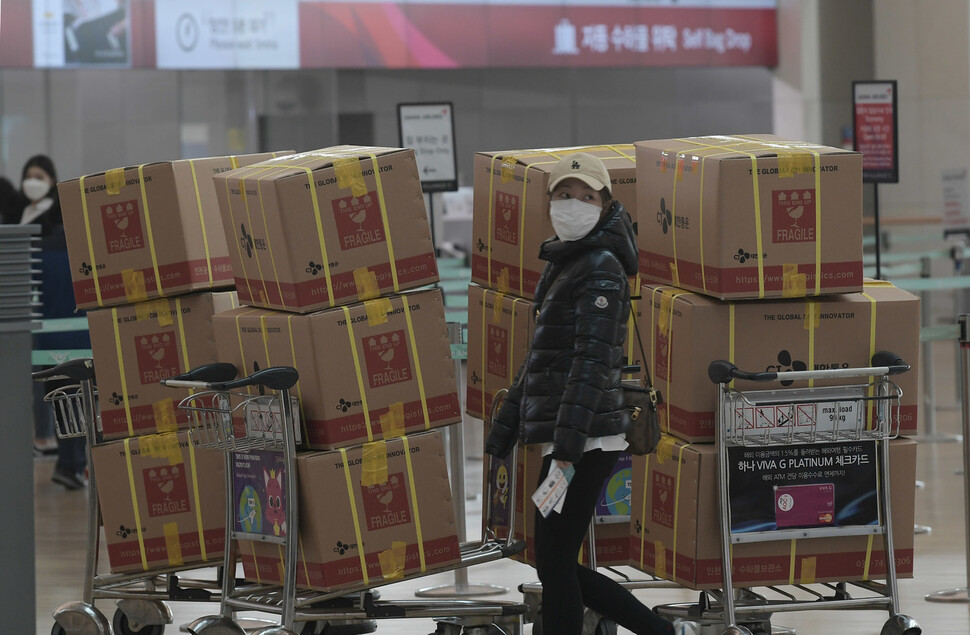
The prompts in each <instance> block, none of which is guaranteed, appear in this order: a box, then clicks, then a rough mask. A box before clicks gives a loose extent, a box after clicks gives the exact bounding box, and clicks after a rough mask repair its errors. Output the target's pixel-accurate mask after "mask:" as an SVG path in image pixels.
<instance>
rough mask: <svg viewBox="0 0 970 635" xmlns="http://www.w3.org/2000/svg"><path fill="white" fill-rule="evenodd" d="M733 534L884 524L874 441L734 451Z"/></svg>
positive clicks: (731, 475)
mask: <svg viewBox="0 0 970 635" xmlns="http://www.w3.org/2000/svg"><path fill="white" fill-rule="evenodd" d="M728 459H729V460H728V465H729V466H730V467H729V481H730V482H729V491H730V496H731V531H732V532H734V533H746V532H753V531H772V530H775V529H787V528H792V527H846V526H858V525H875V524H878V522H879V505H878V500H877V496H876V447H875V442H874V441H854V442H849V443H816V444H812V445H785V446H762V447H746V446H733V447H729V448H728Z"/></svg>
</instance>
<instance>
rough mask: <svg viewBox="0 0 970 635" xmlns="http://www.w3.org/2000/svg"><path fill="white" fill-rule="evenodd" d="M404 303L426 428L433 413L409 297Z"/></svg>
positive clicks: (405, 318)
mask: <svg viewBox="0 0 970 635" xmlns="http://www.w3.org/2000/svg"><path fill="white" fill-rule="evenodd" d="M402 303H403V305H404V320H405V322H407V325H408V341H409V342H410V343H411V358H412V359H413V360H414V379H415V380H416V381H417V383H418V397H420V398H421V413H422V414H423V415H424V429H425V430H430V429H431V415H430V413H429V412H428V395H427V393H426V392H425V389H424V373H423V372H421V358H420V357H419V355H418V342H417V337H415V334H414V320H413V319H412V318H411V307H410V306H409V304H408V299H407V297H405V298H402Z"/></svg>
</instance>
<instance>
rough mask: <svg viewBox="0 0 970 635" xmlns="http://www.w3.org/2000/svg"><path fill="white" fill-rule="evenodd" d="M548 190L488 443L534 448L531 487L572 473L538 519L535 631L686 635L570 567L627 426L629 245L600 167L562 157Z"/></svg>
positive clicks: (632, 258) (579, 157)
mask: <svg viewBox="0 0 970 635" xmlns="http://www.w3.org/2000/svg"><path fill="white" fill-rule="evenodd" d="M549 188H550V189H549V196H550V204H549V215H550V219H551V221H552V226H553V229H554V230H555V232H556V236H554V237H552V238H550V239H548V240H546V241H545V242H544V243H543V244H542V246H541V248H540V250H539V257H540V258H542V259H543V260H545V261H546V263H547V264H546V266H545V269H544V270H543V272H542V276H541V277H540V278H539V284H538V287H537V288H536V296H535V298H536V299H535V304H534V306H533V308H534V309H535V316H536V317H535V324H536V327H535V333H534V335H533V338H532V347H531V349H530V351H529V353H528V355H527V357H526V361H525V363H524V364H523V365H522V368H520V369H519V372H518V375H517V376H516V380H515V382H514V384H513V386H512V387H511V388H510V389H509V392H508V394H507V395H506V397H505V399H504V400H503V401H502V404H501V406H500V407H499V410H498V412H497V413H496V415H495V417H494V418H493V420H492V427H491V430H490V432H489V436H488V438H487V439H486V441H485V451H486V452H488V453H489V454H492V455H494V456H496V457H499V458H502V457H505V456H506V455H508V453H509V452H510V451H511V449H512V446H513V445H515V443H516V442H517V440H518V441H521V442H522V443H525V444H538V445H539V446H540V447H541V448H542V454H543V456H544V459H543V462H542V468H541V471H540V474H539V481H538V483H542V482H543V481H544V480H545V479H546V476H547V475H548V474H549V471H550V469H551V468H552V466H553V464H555V465H557V466H558V467H559V468H561V469H562V470H563V471H564V472H565V473H566V474H567V475H568V474H569V473H570V472H571V473H572V480H571V481H570V483H569V487H568V489H567V490H566V495H565V502H564V504H563V507H562V511H561V512H557V511H555V510H551V511H550V512H549V515H548V516H547V517H543V515H542V514H541V513H538V511H537V513H536V521H535V545H536V551H535V556H536V569H537V572H538V574H539V580H540V582H542V606H543V607H546V610H544V611H543V612H542V632H543V633H544V634H546V635H580V633H582V630H583V616H584V607H588V608H590V609H592V610H593V611H596V612H597V613H599V614H600V615H602V616H603V617H605V618H607V619H610V620H613V621H614V622H616V623H617V624H619V625H621V626H623V627H625V628H627V629H629V630H631V631H633V632H634V633H636V634H637V635H672V634H675V633H681V632H691V631H692V630H696V629H694V628H693V627H694V624H693V623H683V624H680V623H678V624H674V623H671V622H669V621H667V620H666V619H663V618H662V617H660V616H659V615H657V614H656V613H654V612H653V611H651V610H650V609H649V608H647V607H646V606H644V605H643V604H642V603H641V602H640V601H639V600H638V599H637V598H636V597H634V596H633V594H632V593H630V591H628V590H627V589H625V588H624V587H622V586H621V585H619V584H618V583H617V582H616V581H614V580H613V579H611V578H608V577H607V576H604V575H602V574H600V573H599V572H597V571H595V570H593V569H590V568H588V567H584V566H583V565H581V564H579V563H578V560H579V552H580V548H581V547H582V544H583V541H584V539H585V536H586V532H587V529H588V527H589V524H590V520H592V517H593V513H594V511H595V508H596V503H597V501H598V500H599V493H600V491H601V490H602V487H603V484H604V482H605V481H606V479H607V478H609V476H610V474H611V473H612V471H613V469H614V466H615V464H616V461H617V459H618V458H619V456H620V454H621V453H622V451H623V450H624V449H625V448H626V447H627V443H626V437H625V432H626V431H627V429H628V427H629V425H630V415H629V412H628V411H627V410H626V409H625V408H624V404H623V393H622V390H621V388H620V382H621V372H622V369H623V363H624V361H623V360H624V357H623V342H624V340H625V338H626V323H627V319H628V317H629V314H630V286H629V281H628V277H629V276H632V275H634V274H636V273H637V246H636V237H635V235H634V230H633V223H632V221H631V219H630V216H629V214H627V212H626V210H625V209H624V208H623V205H622V204H620V202H619V201H617V200H615V199H613V198H612V189H611V184H610V175H609V172H608V171H607V169H606V166H605V165H604V164H603V162H602V161H601V160H600V159H599V158H597V157H595V156H593V155H591V154H588V153H582V152H580V153H575V154H571V155H569V156H566V157H563V158H562V159H561V160H560V161H559V162H558V163H557V164H556V165H555V166H554V167H553V168H552V171H551V172H550V174H549ZM688 628H689V629H691V630H686V629H688Z"/></svg>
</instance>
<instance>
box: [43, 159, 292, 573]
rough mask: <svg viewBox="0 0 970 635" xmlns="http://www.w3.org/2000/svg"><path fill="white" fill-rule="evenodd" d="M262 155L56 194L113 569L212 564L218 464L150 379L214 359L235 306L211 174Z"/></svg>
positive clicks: (219, 537)
mask: <svg viewBox="0 0 970 635" xmlns="http://www.w3.org/2000/svg"><path fill="white" fill-rule="evenodd" d="M273 156H276V154H263V155H247V156H240V157H216V158H208V159H192V160H180V161H169V162H159V163H152V164H146V165H141V166H137V167H129V168H119V169H116V170H108V171H107V172H104V173H99V174H92V175H87V176H84V177H81V178H79V179H74V180H71V181H65V182H62V183H59V184H58V192H59V194H60V200H61V206H62V211H63V217H64V227H65V232H66V234H67V241H68V253H69V256H70V261H71V268H72V276H73V279H74V292H75V298H76V302H77V305H78V308H82V309H95V310H92V311H90V312H89V313H88V322H89V327H90V330H91V348H92V352H93V355H94V363H95V372H96V374H97V378H98V390H99V395H100V399H99V409H100V414H101V424H102V429H101V430H100V438H101V439H103V440H105V441H106V442H105V443H104V444H101V445H98V446H97V447H95V448H92V457H93V462H94V466H93V467H94V470H95V473H96V475H97V476H98V478H97V485H98V496H99V499H100V502H101V509H102V514H103V516H104V521H105V525H106V526H107V527H114V528H117V529H116V530H113V531H111V532H108V534H109V536H108V543H109V549H108V560H109V564H110V567H111V570H112V571H115V572H120V571H131V570H139V569H141V570H151V569H153V568H157V567H159V566H170V565H178V566H181V565H183V564H191V563H193V562H208V561H218V560H220V559H221V558H222V555H223V551H222V543H223V535H224V531H225V528H224V524H225V520H224V518H225V515H224V514H223V513H215V512H216V511H217V510H220V509H222V510H224V508H225V479H224V475H223V471H224V468H223V464H224V462H223V460H222V456H221V454H219V453H217V452H212V451H208V450H205V449H204V448H197V447H195V445H194V444H192V443H190V441H189V439H188V436H187V435H186V433H185V432H183V431H180V430H183V429H184V428H185V427H187V423H188V419H187V417H186V415H185V414H184V413H182V412H180V411H179V409H178V408H177V403H178V399H179V398H180V397H182V396H185V395H184V394H179V393H177V392H175V391H173V390H171V389H168V388H165V387H163V386H161V385H160V384H159V381H160V380H162V379H166V378H168V377H172V376H175V375H178V374H180V373H182V372H185V371H187V370H189V369H191V368H193V367H195V366H200V365H203V364H206V363H210V362H214V361H217V358H216V349H215V337H214V333H213V331H212V315H213V314H214V313H216V312H217V311H221V310H225V309H229V308H231V307H233V306H236V305H237V302H236V298H235V293H234V292H233V291H231V287H232V271H231V266H230V263H229V257H228V246H227V244H226V242H225V233H224V231H223V228H222V221H221V218H220V216H219V211H218V204H217V202H216V192H215V186H214V184H213V181H212V175H213V174H217V173H219V172H222V171H226V170H230V169H232V168H233V167H238V166H241V165H249V164H251V163H255V162H258V161H261V160H264V159H268V158H272V157H273ZM215 289H225V290H223V291H214V290H215ZM98 307H100V308H98ZM146 435H147V436H146ZM115 439H116V441H111V440H115ZM126 485H127V486H126ZM118 487H121V488H122V490H123V491H124V492H125V495H124V496H119V495H118Z"/></svg>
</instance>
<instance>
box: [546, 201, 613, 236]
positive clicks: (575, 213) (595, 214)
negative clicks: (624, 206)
mask: <svg viewBox="0 0 970 635" xmlns="http://www.w3.org/2000/svg"><path fill="white" fill-rule="evenodd" d="M601 211H602V210H601V208H600V206H599V205H592V204H590V203H584V202H582V201H581V200H579V199H578V198H570V199H565V200H556V201H552V203H551V204H550V206H549V216H550V218H551V219H552V228H553V229H554V230H556V236H559V240H562V241H572V240H579V239H580V238H583V237H584V236H586V234H588V233H589V232H590V230H591V229H593V227H595V226H596V223H597V222H599V219H600V212H601Z"/></svg>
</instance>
